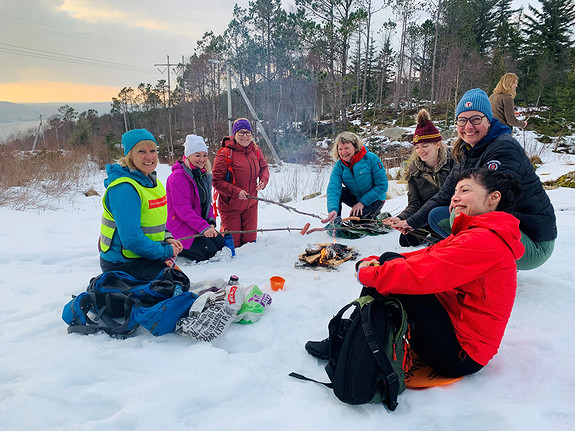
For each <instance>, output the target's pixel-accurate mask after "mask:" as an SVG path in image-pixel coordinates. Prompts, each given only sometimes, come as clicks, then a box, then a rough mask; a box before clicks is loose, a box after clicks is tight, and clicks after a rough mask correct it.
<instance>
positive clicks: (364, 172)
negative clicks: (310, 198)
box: [327, 148, 387, 213]
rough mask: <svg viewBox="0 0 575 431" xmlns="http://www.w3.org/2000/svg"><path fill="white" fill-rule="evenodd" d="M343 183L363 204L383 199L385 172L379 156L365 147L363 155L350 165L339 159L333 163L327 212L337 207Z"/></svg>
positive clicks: (328, 190)
mask: <svg viewBox="0 0 575 431" xmlns="http://www.w3.org/2000/svg"><path fill="white" fill-rule="evenodd" d="M344 185H345V186H346V187H347V188H348V189H349V191H350V192H351V193H352V194H353V195H354V196H355V197H356V198H357V200H358V202H361V203H362V204H364V205H365V206H369V205H371V204H372V203H374V202H375V201H378V200H379V201H385V194H386V192H387V174H386V172H385V168H384V167H383V163H382V162H381V160H380V158H379V157H377V156H376V155H375V154H374V153H372V152H370V151H369V150H368V149H367V148H366V153H365V155H364V156H363V157H362V158H361V159H360V160H358V161H357V162H356V163H355V164H353V165H351V166H347V165H346V164H345V163H343V162H342V161H341V160H338V161H337V162H336V163H335V165H334V167H333V170H332V171H331V176H330V178H329V184H328V186H327V212H328V213H329V212H331V211H337V210H338V209H339V199H340V197H341V190H342V187H343V186H344Z"/></svg>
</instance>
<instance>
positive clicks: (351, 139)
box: [330, 132, 364, 161]
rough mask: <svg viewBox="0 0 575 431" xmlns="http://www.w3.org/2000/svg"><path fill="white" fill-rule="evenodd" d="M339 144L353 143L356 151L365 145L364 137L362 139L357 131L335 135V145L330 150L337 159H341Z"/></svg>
mask: <svg viewBox="0 0 575 431" xmlns="http://www.w3.org/2000/svg"><path fill="white" fill-rule="evenodd" d="M339 144H351V145H353V146H354V147H355V152H356V153H357V152H358V151H359V150H361V149H362V148H363V147H364V143H363V139H361V138H360V137H359V136H357V135H356V134H355V133H351V132H341V133H340V134H339V135H337V136H336V137H335V143H334V144H333V147H332V149H331V151H330V155H331V157H333V159H334V160H335V161H337V160H339V153H338V151H337V148H338V146H339Z"/></svg>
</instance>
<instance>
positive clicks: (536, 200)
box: [406, 118, 557, 241]
mask: <svg viewBox="0 0 575 431" xmlns="http://www.w3.org/2000/svg"><path fill="white" fill-rule="evenodd" d="M475 167H485V168H489V169H498V170H501V171H502V172H513V173H515V174H516V175H517V176H518V177H519V180H520V181H521V184H522V186H523V192H522V194H521V197H520V198H519V199H518V202H517V206H516V208H515V211H514V212H513V215H514V216H515V217H517V218H518V219H519V221H520V224H519V228H520V229H521V231H522V232H524V233H525V234H526V235H527V236H529V238H531V239H532V240H533V241H550V240H553V239H555V238H557V224H556V220H555V210H554V209H553V205H552V204H551V201H550V200H549V196H547V193H545V189H544V188H543V184H542V183H541V180H540V179H539V177H538V176H537V174H536V173H535V169H534V168H533V165H532V164H531V161H530V160H529V158H528V157H527V155H526V154H525V150H524V149H523V147H521V145H520V144H519V142H517V140H516V139H515V138H513V137H512V136H511V135H510V134H509V127H507V126H505V125H503V124H501V123H500V122H499V121H498V120H497V119H495V118H494V119H493V120H492V121H491V128H490V129H489V131H488V132H487V135H486V136H485V137H484V138H483V139H482V140H481V141H479V142H478V143H477V144H476V145H475V146H474V147H471V146H467V148H465V149H464V152H463V157H462V159H461V162H460V163H456V164H455V166H454V167H453V170H452V171H451V173H450V174H449V176H448V177H447V179H446V180H445V183H444V184H443V186H442V187H441V189H440V190H439V191H438V192H437V193H436V194H435V196H433V197H432V198H431V199H429V200H428V201H427V202H426V203H425V205H423V207H421V209H420V210H419V211H417V212H416V213H415V214H413V215H412V216H411V217H409V218H408V219H407V220H406V221H407V224H409V226H411V227H412V228H414V229H417V228H420V227H423V226H425V225H427V216H428V215H429V212H430V211H431V210H432V209H433V208H435V207H439V206H446V205H449V203H450V202H451V197H452V196H453V193H454V192H455V186H456V184H455V180H456V179H457V177H458V176H459V174H460V173H461V172H462V171H464V170H466V169H469V168H475Z"/></svg>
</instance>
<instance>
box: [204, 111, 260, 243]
mask: <svg viewBox="0 0 575 431" xmlns="http://www.w3.org/2000/svg"><path fill="white" fill-rule="evenodd" d="M252 136H253V132H252V126H251V124H250V122H249V121H248V120H246V119H245V118H239V119H237V120H236V121H235V122H234V125H233V136H227V137H225V138H224V139H223V140H222V149H220V151H218V154H217V155H216V158H215V160H214V168H213V170H212V176H213V186H214V188H215V189H216V190H217V192H218V196H219V198H218V209H219V211H220V215H221V217H222V221H221V226H220V230H221V231H226V230H227V231H246V230H256V229H257V228H258V201H257V200H255V199H248V196H257V194H258V191H260V190H263V189H264V188H265V186H266V185H267V183H268V181H269V177H270V173H269V169H268V164H267V162H266V160H265V159H264V155H263V153H262V150H261V149H260V147H258V146H257V145H256V144H255V142H254V141H253V140H252ZM256 236H257V233H256V232H246V233H241V234H239V233H236V234H233V238H234V246H236V247H239V246H241V245H243V244H245V243H247V242H254V241H255V240H256Z"/></svg>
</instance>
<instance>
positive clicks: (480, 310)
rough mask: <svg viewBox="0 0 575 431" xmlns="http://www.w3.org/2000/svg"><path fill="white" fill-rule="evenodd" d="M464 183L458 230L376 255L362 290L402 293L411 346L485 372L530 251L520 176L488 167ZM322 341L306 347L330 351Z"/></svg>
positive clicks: (367, 263)
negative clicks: (518, 210) (520, 214)
mask: <svg viewBox="0 0 575 431" xmlns="http://www.w3.org/2000/svg"><path fill="white" fill-rule="evenodd" d="M456 184H457V186H456V188H455V194H454V195H453V198H452V199H451V208H450V209H452V210H453V211H455V214H456V217H455V221H454V223H453V227H452V235H450V236H449V237H447V238H446V239H444V240H442V241H440V242H439V243H437V244H435V245H433V246H430V247H427V248H423V249H420V250H417V251H413V252H409V253H402V254H397V253H384V254H383V255H382V256H380V257H379V259H377V257H375V256H372V257H369V258H367V259H364V260H362V261H361V262H359V263H358V272H357V277H358V280H359V282H360V283H361V284H362V285H363V286H365V287H364V289H363V291H362V295H371V296H377V295H388V294H393V295H394V296H396V297H398V298H399V299H400V300H401V302H402V304H403V305H404V307H405V309H406V311H407V315H408V320H409V321H410V324H411V338H410V343H411V348H412V349H413V351H414V352H415V353H416V354H417V355H418V356H419V357H420V358H421V359H422V360H423V361H424V362H425V363H427V364H428V365H430V366H431V367H432V368H433V369H434V370H435V371H437V372H439V373H441V374H444V375H447V376H452V377H460V376H463V375H467V374H472V373H475V372H477V371H479V370H480V369H481V368H483V366H485V365H486V364H487V363H488V362H489V361H490V360H491V358H493V356H495V354H496V353H497V350H498V348H499V345H500V343H501V339H502V338H503V333H504V331H505V327H506V325H507V322H508V320H509V317H510V315H511V309H512V307H513V302H514V299H515V292H516V288H517V265H516V260H517V259H519V258H520V257H521V256H522V255H523V252H524V247H523V245H522V244H521V241H520V238H521V232H520V231H519V220H517V219H516V218H515V217H513V216H512V215H511V214H509V212H510V211H512V209H513V207H514V206H515V200H516V197H517V196H519V194H520V190H521V185H520V183H519V181H518V180H517V179H516V178H515V177H514V176H513V175H512V174H508V173H502V172H499V171H488V170H486V169H484V168H480V169H471V170H468V171H464V172H463V173H462V174H461V176H460V177H459V178H458V181H457V183H456ZM321 343H324V342H321V341H320V342H308V344H306V350H308V352H310V353H311V354H314V353H322V350H321V349H322V347H323V345H322V344H321ZM326 344H327V343H326ZM316 356H319V354H316Z"/></svg>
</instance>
